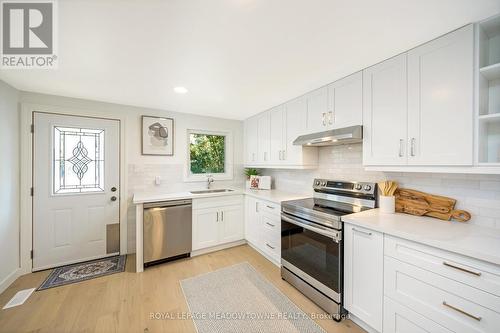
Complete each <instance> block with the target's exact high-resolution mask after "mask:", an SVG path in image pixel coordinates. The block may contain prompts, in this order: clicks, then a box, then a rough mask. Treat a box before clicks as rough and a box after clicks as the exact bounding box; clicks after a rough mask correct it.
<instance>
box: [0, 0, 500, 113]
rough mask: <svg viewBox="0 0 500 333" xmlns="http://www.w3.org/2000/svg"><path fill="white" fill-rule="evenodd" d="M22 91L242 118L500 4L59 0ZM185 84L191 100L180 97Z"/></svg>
mask: <svg viewBox="0 0 500 333" xmlns="http://www.w3.org/2000/svg"><path fill="white" fill-rule="evenodd" d="M58 3H59V52H58V53H59V69H57V70H2V71H0V78H1V79H2V80H4V81H6V82H7V83H10V84H11V85H13V86H15V87H16V88H18V89H21V90H27V91H34V92H41V93H48V94H55V95H62V96H69V97H78V98H86V99H92V100H99V101H106V102H114V103H121V104H128V105H135V106H142V107H151V108H159V109H166V110H172V111H178V112H186V113H196V114H203V115H211V116H218V117H223V118H233V119H244V118H247V117H248V116H250V115H253V114H256V113H258V112H260V111H263V110H265V109H267V108H270V107H272V106H275V105H277V104H280V103H282V102H285V101H287V100H289V99H291V98H293V97H296V96H299V95H301V94H303V93H305V92H307V91H309V90H312V89H315V88H318V87H320V86H322V85H324V84H326V83H329V82H332V81H334V80H336V79H338V78H340V77H342V76H345V75H347V74H350V73H353V72H355V71H358V70H360V69H362V68H364V67H367V66H369V65H372V64H374V63H377V62H379V61H381V60H383V59H385V58H388V57H391V56H393V55H396V54H397V53H400V52H402V51H405V50H407V49H409V48H412V47H414V46H416V45H418V44H420V43H423V42H425V41H428V40H430V39H433V38H435V37H437V36H439V35H441V34H444V33H446V32H448V31H451V30H453V29H456V28H458V27H460V26H462V25H464V24H466V23H469V22H474V21H478V20H481V19H483V18H486V17H489V16H491V15H494V14H496V13H499V12H500V0H406V1H404V0H378V1H373V0H349V1H348V0H344V1H341V0H301V1H299V0H272V1H271V0H147V1H146V0H142V1H139V0H135V1H132V0H59V2H58ZM175 86H185V87H187V88H188V89H189V92H188V93H187V94H185V95H178V94H175V93H174V92H173V88H174V87H175Z"/></svg>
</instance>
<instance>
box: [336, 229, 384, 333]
mask: <svg viewBox="0 0 500 333" xmlns="http://www.w3.org/2000/svg"><path fill="white" fill-rule="evenodd" d="M344 235H345V241H344V255H345V258H344V274H345V277H344V289H345V295H344V301H345V308H346V309H347V310H349V312H351V313H352V314H354V315H355V316H356V317H358V318H360V319H361V320H363V321H364V322H365V323H367V324H368V325H370V326H371V327H373V328H374V329H376V330H377V331H379V332H381V331H382V306H383V296H384V293H383V276H384V271H383V267H384V238H383V235H382V234H381V233H378V232H375V231H371V230H368V229H364V228H361V227H357V226H353V225H351V224H345V233H344Z"/></svg>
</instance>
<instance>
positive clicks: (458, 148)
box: [408, 25, 474, 165]
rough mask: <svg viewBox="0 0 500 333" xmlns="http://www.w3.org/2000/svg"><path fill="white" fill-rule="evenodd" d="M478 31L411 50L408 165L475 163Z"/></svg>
mask: <svg viewBox="0 0 500 333" xmlns="http://www.w3.org/2000/svg"><path fill="white" fill-rule="evenodd" d="M473 69H474V28H473V26H472V25H468V26H466V27H464V28H461V29H459V30H456V31H454V32H452V33H449V34H447V35H445V36H443V37H441V38H438V39H435V40H433V41H431V42H429V43H426V44H424V45H422V46H419V47H417V48H415V49H413V50H410V51H409V52H408V149H409V153H408V164H409V165H472V164H473V140H472V138H473V123H474V122H473V117H474V114H473V112H474V105H473V99H474V71H473Z"/></svg>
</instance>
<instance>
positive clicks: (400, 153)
mask: <svg viewBox="0 0 500 333" xmlns="http://www.w3.org/2000/svg"><path fill="white" fill-rule="evenodd" d="M403 143H404V140H403V139H399V157H403Z"/></svg>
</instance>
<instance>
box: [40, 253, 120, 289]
mask: <svg viewBox="0 0 500 333" xmlns="http://www.w3.org/2000/svg"><path fill="white" fill-rule="evenodd" d="M126 261H127V256H125V255H123V256H114V257H108V258H103V259H97V260H92V261H86V262H82V263H78V264H71V265H67V266H62V267H58V268H55V269H54V270H53V271H52V273H50V275H49V277H48V278H47V279H46V280H45V281H44V282H43V283H42V285H41V286H40V287H38V289H37V291H38V290H44V289H48V288H53V287H59V286H64V285H67V284H70V283H76V282H81V281H85V280H90V279H93V278H97V277H100V276H104V275H110V274H114V273H120V272H123V271H124V270H125V262H126Z"/></svg>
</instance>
